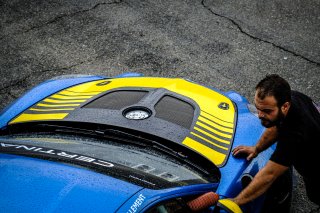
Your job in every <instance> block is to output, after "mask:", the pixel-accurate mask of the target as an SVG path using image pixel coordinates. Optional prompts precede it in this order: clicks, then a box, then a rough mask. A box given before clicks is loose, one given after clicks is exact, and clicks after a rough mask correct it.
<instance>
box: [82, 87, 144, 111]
mask: <svg viewBox="0 0 320 213" xmlns="http://www.w3.org/2000/svg"><path fill="white" fill-rule="evenodd" d="M146 94H147V91H115V92H111V93H108V94H106V95H104V96H102V97H100V98H98V99H96V100H94V101H93V102H91V103H89V104H87V105H86V106H85V108H99V109H115V110H119V109H121V108H123V107H126V106H130V105H132V104H136V103H138V102H139V101H140V100H141V99H142V98H143V97H144V96H145V95H146Z"/></svg>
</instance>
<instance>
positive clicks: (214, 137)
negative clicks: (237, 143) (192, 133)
mask: <svg viewBox="0 0 320 213" xmlns="http://www.w3.org/2000/svg"><path fill="white" fill-rule="evenodd" d="M194 130H197V131H199V132H201V133H203V134H205V135H207V136H209V137H210V138H213V139H215V140H217V141H219V142H221V143H225V144H230V141H227V140H223V139H221V138H218V137H216V136H214V135H212V134H210V133H209V132H207V131H204V130H202V129H199V128H197V127H195V128H194ZM228 137H229V138H231V136H230V135H229V136H228Z"/></svg>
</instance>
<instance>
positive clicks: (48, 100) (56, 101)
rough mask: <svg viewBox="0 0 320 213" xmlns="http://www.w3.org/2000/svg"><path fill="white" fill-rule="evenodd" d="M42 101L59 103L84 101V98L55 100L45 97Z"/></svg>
mask: <svg viewBox="0 0 320 213" xmlns="http://www.w3.org/2000/svg"><path fill="white" fill-rule="evenodd" d="M43 101H44V102H49V103H61V104H64V103H82V102H85V101H86V99H83V100H63V101H62V100H55V99H50V98H46V99H44V100H43Z"/></svg>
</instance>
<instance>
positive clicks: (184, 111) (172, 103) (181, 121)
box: [155, 95, 194, 129]
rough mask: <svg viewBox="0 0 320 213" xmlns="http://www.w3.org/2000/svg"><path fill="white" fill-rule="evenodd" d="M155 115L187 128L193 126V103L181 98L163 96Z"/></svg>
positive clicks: (156, 107)
mask: <svg viewBox="0 0 320 213" xmlns="http://www.w3.org/2000/svg"><path fill="white" fill-rule="evenodd" d="M155 111H156V114H155V117H157V118H161V119H163V120H166V121H169V122H172V123H175V124H178V125H180V126H183V127H185V128H187V129H189V128H190V127H191V124H192V121H193V116H194V108H193V107H192V105H191V104H189V103H187V102H185V101H182V100H180V99H177V98H174V97H171V96H168V95H166V96H163V97H162V98H161V99H160V101H159V102H158V103H157V104H156V105H155Z"/></svg>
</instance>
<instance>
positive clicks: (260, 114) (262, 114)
mask: <svg viewBox="0 0 320 213" xmlns="http://www.w3.org/2000/svg"><path fill="white" fill-rule="evenodd" d="M258 117H259V118H264V113H263V112H262V111H260V110H258Z"/></svg>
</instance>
